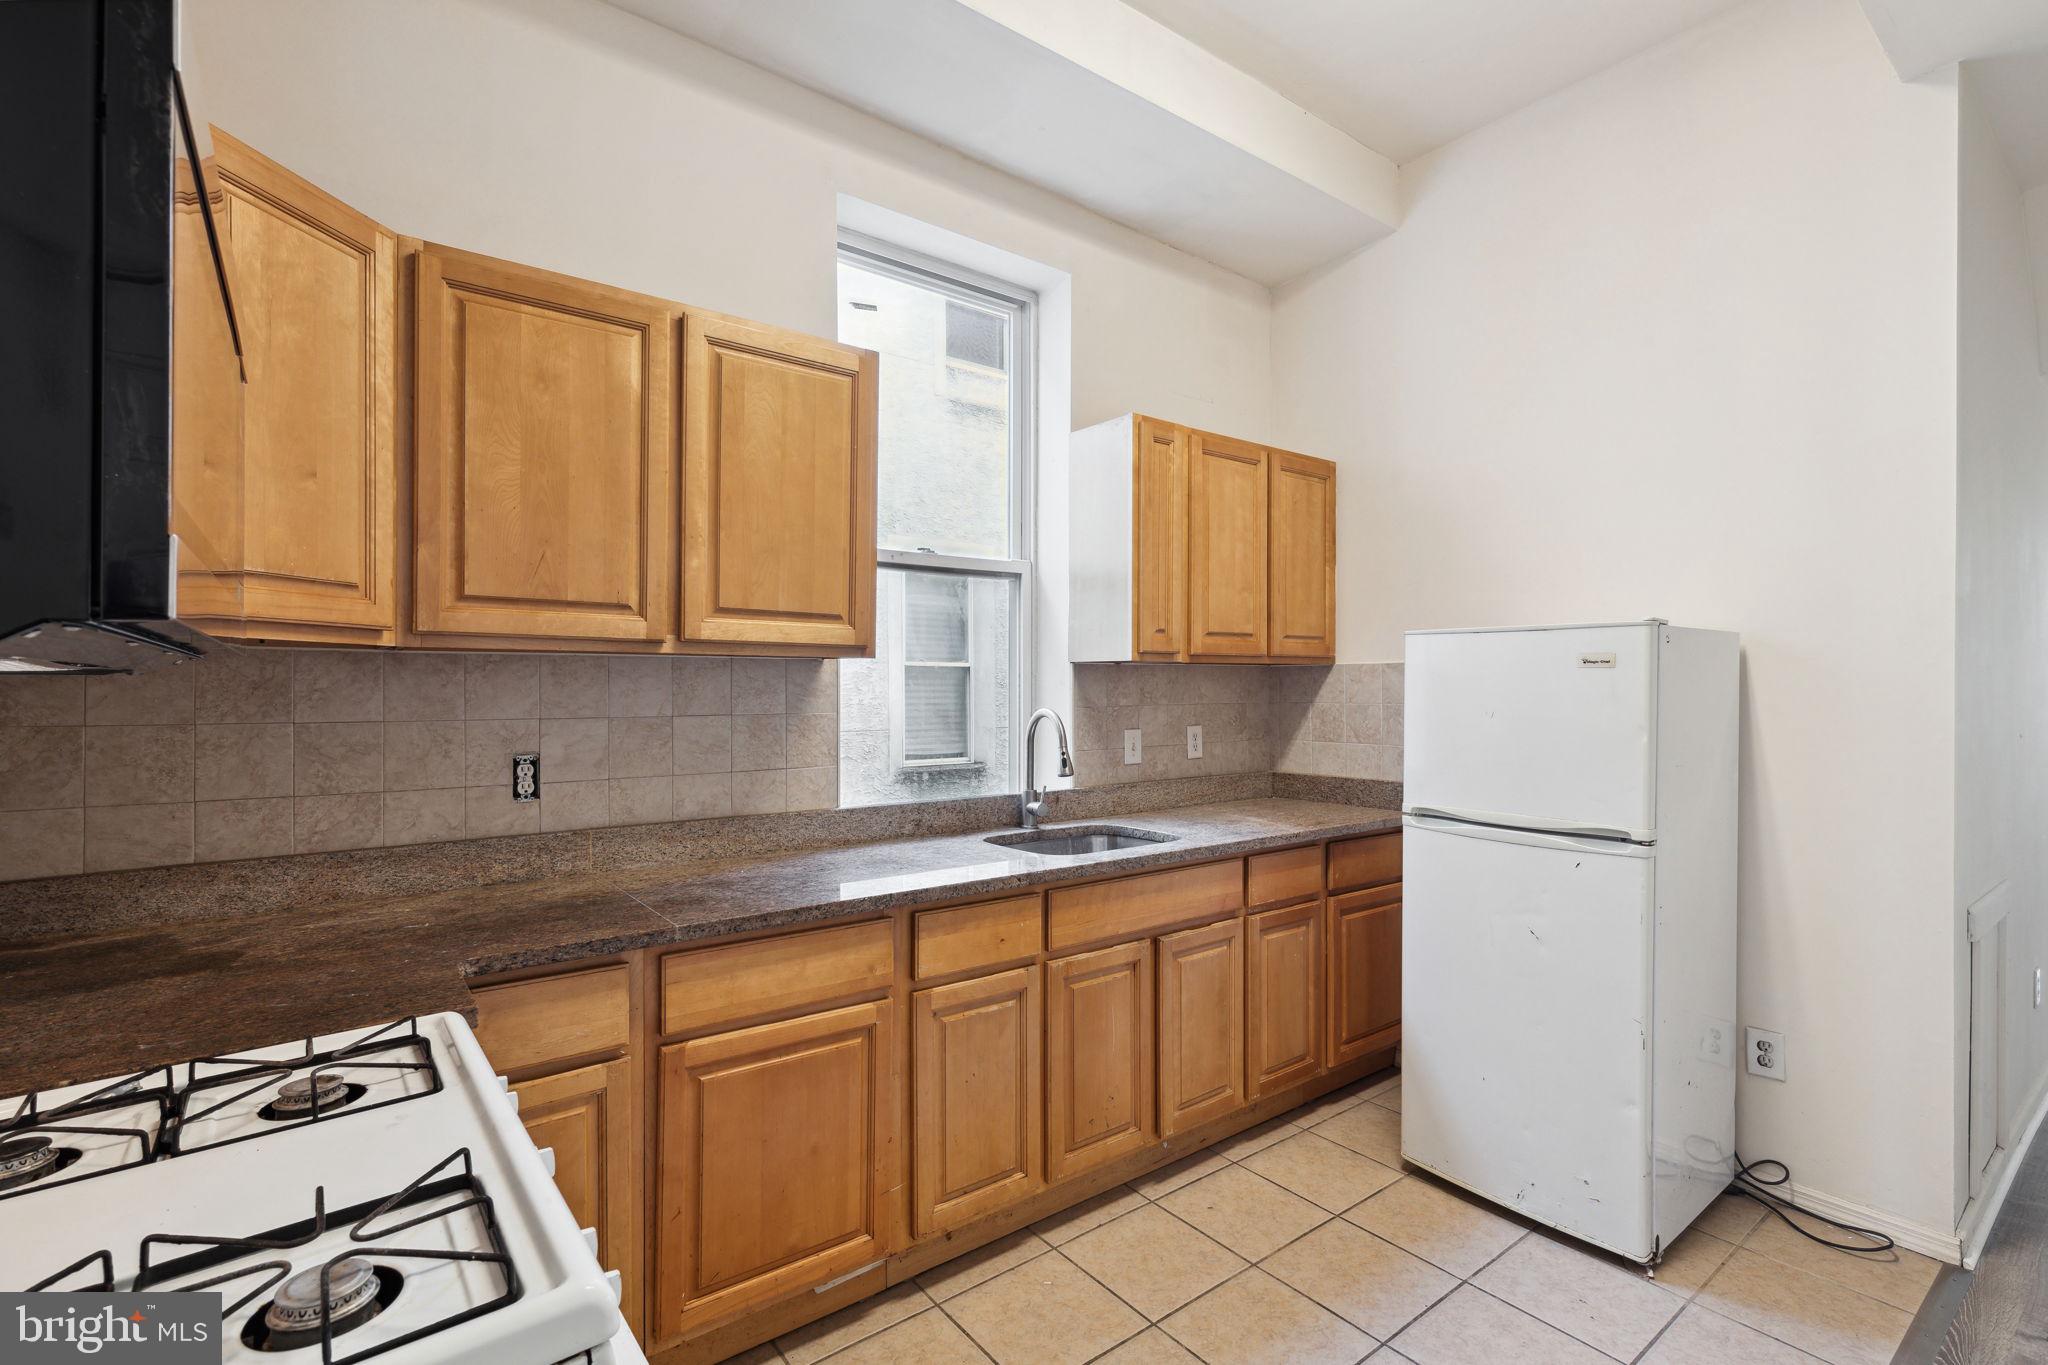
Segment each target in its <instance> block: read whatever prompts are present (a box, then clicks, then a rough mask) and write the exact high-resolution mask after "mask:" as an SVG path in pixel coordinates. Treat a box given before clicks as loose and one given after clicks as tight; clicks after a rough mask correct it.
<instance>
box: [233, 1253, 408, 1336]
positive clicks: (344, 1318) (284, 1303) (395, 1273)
mask: <svg viewBox="0 0 2048 1365" xmlns="http://www.w3.org/2000/svg"><path fill="white" fill-rule="evenodd" d="M323 1275H324V1276H325V1277H326V1280H327V1293H326V1295H325V1302H324V1303H323V1302H322V1295H321V1293H320V1280H321V1277H322V1276H323ZM403 1288H405V1275H404V1273H403V1272H401V1271H399V1270H396V1269H394V1268H393V1267H391V1266H388V1265H372V1264H371V1263H370V1262H368V1261H366V1260H364V1259H362V1258H361V1257H359V1256H350V1257H347V1258H345V1259H343V1260H339V1261H329V1262H328V1263H327V1264H326V1265H324V1266H314V1267H313V1268H312V1269H310V1270H302V1271H300V1272H299V1273H298V1274H296V1275H294V1276H292V1277H291V1278H290V1279H288V1280H286V1281H285V1282H284V1283H283V1284H281V1285H279V1286H278V1288H277V1293H276V1294H275V1295H274V1296H272V1298H271V1300H270V1303H269V1304H268V1305H267V1306H265V1307H264V1308H262V1309H260V1310H259V1311H258V1312H256V1313H255V1314H254V1315H253V1316H251V1317H250V1319H249V1321H248V1322H247V1323H245V1324H243V1327H242V1344H243V1345H244V1346H247V1347H249V1348H250V1349H251V1350H254V1351H296V1350H298V1349H299V1348H300V1347H302V1346H314V1345H318V1344H320V1342H321V1324H322V1322H323V1321H325V1322H327V1323H328V1324H329V1330H328V1332H327V1336H328V1338H329V1339H332V1338H334V1337H338V1336H340V1335H342V1334H343V1333H344V1332H351V1331H354V1330H355V1329H356V1328H358V1327H361V1326H363V1325H364V1324H365V1323H368V1322H370V1321H372V1320H373V1319H375V1318H376V1316H377V1315H378V1314H379V1313H381V1312H383V1311H384V1310H385V1309H386V1308H389V1307H390V1306H391V1304H392V1302H393V1301H394V1300H396V1299H397V1298H398V1292H399V1291H400V1290H401V1289H403Z"/></svg>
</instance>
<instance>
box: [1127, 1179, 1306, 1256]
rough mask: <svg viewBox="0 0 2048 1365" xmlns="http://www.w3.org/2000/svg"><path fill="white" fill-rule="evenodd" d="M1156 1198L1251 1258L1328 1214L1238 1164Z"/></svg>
mask: <svg viewBox="0 0 2048 1365" xmlns="http://www.w3.org/2000/svg"><path fill="white" fill-rule="evenodd" d="M1159 1202H1160V1204H1161V1205H1162V1206H1163V1207H1164V1208H1165V1209H1166V1211H1167V1212H1169V1213H1171V1214H1173V1215H1174V1216H1175V1217H1177V1218H1181V1219H1185V1220H1186V1221H1187V1222H1190V1223H1193V1224H1194V1225H1195V1226H1196V1227H1198V1228H1200V1229H1201V1230H1202V1231H1203V1232H1206V1233H1208V1234H1209V1235H1210V1236H1211V1237H1214V1238H1215V1239H1216V1240H1217V1241H1219V1242H1221V1243H1223V1245H1225V1246H1227V1247H1229V1248H1230V1249H1231V1250H1232V1251H1234V1252H1236V1253H1237V1254H1238V1255H1240V1256H1242V1257H1244V1258H1245V1259H1246V1260H1251V1261H1258V1260H1263V1259H1265V1258H1266V1257H1267V1256H1270V1255H1272V1254H1273V1253H1274V1252H1276V1251H1278V1250H1279V1249H1280V1248H1281V1247H1284V1246H1286V1245H1287V1244H1288V1243H1289V1242H1291V1241H1293V1240H1294V1239H1295V1238H1297V1237H1299V1236H1301V1234H1303V1233H1304V1232H1307V1231H1308V1230H1309V1229H1310V1228H1312V1227H1314V1226H1315V1225H1316V1224H1318V1223H1320V1222H1322V1221H1323V1220H1324V1219H1326V1218H1328V1217H1329V1216H1330V1215H1329V1214H1328V1213H1327V1212H1325V1211H1324V1210H1322V1209H1320V1208H1317V1207H1316V1206H1315V1205H1314V1204H1311V1203H1309V1202H1308V1200H1306V1199H1303V1198H1301V1197H1300V1196H1299V1195H1294V1194H1289V1193H1288V1192H1287V1191H1286V1190H1283V1189H1281V1188H1280V1187H1279V1186H1278V1185H1275V1184H1274V1183H1273V1182H1272V1181H1270V1180H1267V1179H1266V1178H1265V1177H1263V1176H1259V1175H1254V1174H1253V1173H1252V1172H1250V1171H1248V1170H1246V1169H1245V1168H1244V1167H1242V1166H1226V1167H1224V1168H1223V1169H1222V1170H1220V1171H1218V1172H1216V1173H1215V1174H1214V1175H1208V1176H1204V1177H1202V1178H1201V1179H1200V1180H1197V1181H1196V1182H1195V1183H1194V1184H1192V1185H1188V1186H1184V1187H1183V1188H1181V1189H1178V1190H1175V1191H1174V1192H1173V1193H1172V1194H1169V1195H1167V1196H1166V1198H1164V1199H1162V1200H1160V1201H1159Z"/></svg>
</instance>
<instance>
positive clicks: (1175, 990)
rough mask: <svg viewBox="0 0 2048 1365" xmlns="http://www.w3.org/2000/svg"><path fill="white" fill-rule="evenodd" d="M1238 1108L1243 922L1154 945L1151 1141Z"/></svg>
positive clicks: (1186, 933) (1241, 1099)
mask: <svg viewBox="0 0 2048 1365" xmlns="http://www.w3.org/2000/svg"><path fill="white" fill-rule="evenodd" d="M1243 1105H1244V921H1243V920H1241V919H1237V918H1235V917H1233V918H1231V919H1227V920H1224V921H1222V922H1221V923H1218V924H1210V925H1205V926H1204V927H1202V928H1200V929H1185V930H1182V931H1181V932H1180V933H1177V934H1167V935H1164V936H1163V937H1161V938H1160V940H1159V1135H1160V1136H1161V1137H1171V1136H1172V1135H1173V1134H1175V1133H1181V1132H1185V1131H1187V1130H1188V1129H1190V1128H1195V1127H1199V1126H1200V1125H1201V1124H1204V1123H1207V1122H1208V1121H1209V1120H1211V1119H1214V1118H1219V1117H1221V1116H1222V1115H1224V1114H1227V1113H1229V1112H1230V1111H1231V1110H1233V1109H1239V1108H1242V1107H1243Z"/></svg>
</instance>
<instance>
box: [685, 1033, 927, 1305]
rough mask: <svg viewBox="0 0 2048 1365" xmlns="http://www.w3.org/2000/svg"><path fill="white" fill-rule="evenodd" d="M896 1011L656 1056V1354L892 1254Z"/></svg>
mask: <svg viewBox="0 0 2048 1365" xmlns="http://www.w3.org/2000/svg"><path fill="white" fill-rule="evenodd" d="M892 1009H893V1006H892V1005H891V1003H890V1002H889V1001H887V1000H876V1001H870V1002H868V1003H866V1004H860V1005H851V1006H848V1007H846V1008H844V1009H835V1010H827V1011H825V1012H823V1013H819V1014H812V1015H805V1016H803V1017H801V1018H796V1019H789V1020H785V1021H783V1022H781V1023H775V1024H763V1025H760V1026H759V1027H755V1028H747V1029H740V1030H737V1031H735V1032H731V1033H718V1034H712V1035H710V1036H709V1037H704V1038H693V1039H690V1040H689V1041H687V1042H681V1043H672V1044H670V1045H668V1046H666V1047H664V1048H662V1049H661V1061H660V1077H661V1098H660V1104H661V1116H660V1175H659V1179H658V1188H657V1190H656V1201H657V1217H658V1220H659V1221H658V1227H659V1234H658V1236H657V1238H656V1261H655V1281H654V1339H655V1341H656V1342H662V1343H665V1342H670V1341H674V1340H676V1339H678V1338H680V1337H682V1336H684V1335H686V1334H689V1333H692V1332H695V1331H698V1330H701V1329H705V1328H709V1327H711V1326H713V1325H715V1324H716V1323H718V1322H720V1321H722V1320H724V1319H727V1318H731V1317H735V1316H738V1315H739V1314H741V1313H744V1312H745V1311H747V1310H748V1309H749V1308H752V1307H754V1306H756V1305H758V1304H761V1303H765V1302H766V1301H768V1300H770V1299H773V1298H776V1297H777V1296H779V1295H781V1294H784V1293H787V1292H789V1291H791V1290H795V1289H801V1288H805V1287H808V1286H812V1285H817V1284H821V1283H823V1282H825V1281H827V1280H830V1279H832V1278H834V1277H836V1276H838V1275H841V1274H844V1273H846V1272H847V1271H851V1270H856V1269H858V1268H860V1267H862V1266H864V1265H866V1264H867V1263H869V1262H870V1261H875V1260H879V1259H880V1258H881V1257H883V1256H885V1255H887V1254H888V1253H889V1251H891V1250H892V1249H893V1248H892V1247H890V1245H889V1240H890V1239H889V1236H888V1233H887V1228H888V1226H889V1220H888V1216H887V1211H886V1208H885V1202H886V1193H885V1192H886V1191H887V1189H888V1188H889V1180H890V1173H891V1171H892V1170H893V1169H894V1168H895V1165H896V1163H897V1162H898V1161H899V1160H900V1153H899V1152H898V1151H897V1150H896V1149H897V1140H896V1123H897V1119H896V1115H897V1112H898V1107H899V1104H900V1100H899V1097H898V1072H899V1069H900V1062H899V1061H898V1060H897V1059H896V1043H895V1039H894V1036H893V1028H892V1024H893V1020H892V1017H891V1015H892Z"/></svg>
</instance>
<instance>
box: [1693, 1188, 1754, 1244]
mask: <svg viewBox="0 0 2048 1365" xmlns="http://www.w3.org/2000/svg"><path fill="white" fill-rule="evenodd" d="M1763 1216H1764V1206H1763V1205H1761V1204H1759V1203H1757V1202H1756V1200H1754V1199H1746V1198H1744V1197H1743V1196H1742V1195H1739V1194H1724V1195H1722V1196H1721V1197H1720V1198H1719V1199H1716V1200H1715V1201H1714V1202H1713V1203H1711V1204H1709V1205H1707V1207H1706V1208H1705V1209H1704V1210H1703V1211H1702V1212H1701V1213H1700V1216H1699V1217H1697V1218H1695V1219H1693V1220H1692V1225H1693V1226H1694V1227H1696V1228H1698V1229H1699V1230H1700V1231H1702V1232H1705V1233H1707V1234H1709V1235H1710V1236H1714V1237H1719V1238H1720V1239H1721V1240H1722V1241H1724V1242H1733V1243H1735V1244H1736V1245H1737V1246H1740V1245H1741V1244H1742V1239H1743V1238H1745V1237H1747V1236H1749V1234H1750V1233H1751V1232H1753V1231H1755V1230H1756V1225H1757V1224H1758V1223H1760V1222H1762V1221H1763Z"/></svg>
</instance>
